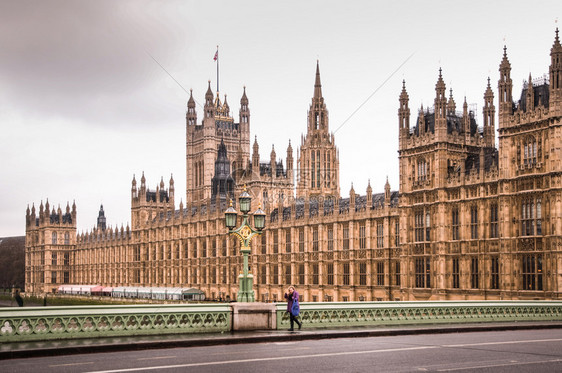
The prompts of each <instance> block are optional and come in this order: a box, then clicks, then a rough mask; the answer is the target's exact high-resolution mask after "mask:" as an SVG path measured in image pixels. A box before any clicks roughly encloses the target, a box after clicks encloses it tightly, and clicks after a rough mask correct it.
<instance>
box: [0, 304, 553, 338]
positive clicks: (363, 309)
mask: <svg viewBox="0 0 562 373" xmlns="http://www.w3.org/2000/svg"><path fill="white" fill-rule="evenodd" d="M242 306H243V308H244V312H241V311H240V309H239V308H240V307H242ZM252 306H255V307H254V308H256V310H257V311H260V312H261V313H260V315H261V314H262V313H264V312H263V311H264V310H263V308H264V306H265V304H260V303H245V304H241V303H238V304H181V305H175V304H151V305H134V306H131V305H124V306H121V305H119V306H116V305H112V306H71V307H70V306H69V307H25V308H11V307H9V308H8V307H7V308H0V343H2V342H25V341H40V340H59V339H78V338H96V337H117V336H141V335H158V334H159V335H165V334H189V333H213V332H215V333H216V332H230V331H231V330H232V329H233V325H234V324H236V323H238V324H236V325H238V328H237V329H238V330H255V329H263V328H271V329H285V328H288V327H289V315H288V313H287V312H286V307H287V305H286V303H278V304H277V305H273V304H270V305H268V306H271V312H272V313H273V314H272V315H271V317H269V316H268V318H267V320H268V321H267V322H266V323H257V324H259V325H258V326H255V325H257V324H256V323H254V322H251V321H252V320H247V318H248V317H249V316H250V315H251V314H252V312H251V311H252ZM237 307H238V310H237V311H236V310H234V311H233V309H235V308H237ZM267 308H268V309H269V307H267ZM257 311H256V312H257ZM253 313H255V312H253ZM258 313H259V312H258ZM240 315H242V316H243V317H242V318H240ZM262 316H263V315H262ZM237 317H238V318H240V319H239V320H234V319H236V318H237ZM300 317H301V318H302V320H303V327H304V328H336V327H354V326H384V325H399V324H403V325H413V324H446V323H450V324H453V323H475V322H483V323H485V322H498V321H511V322H513V321H562V301H489V302H484V301H460V302H459V301H441V302H338V303H336V302H323V303H301V315H300ZM244 318H246V319H244ZM240 323H242V324H244V325H242V326H240V325H239V324H240ZM254 324H255V325H254ZM252 325H254V326H255V328H254V329H252ZM264 325H265V326H264Z"/></svg>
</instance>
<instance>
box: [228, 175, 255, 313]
mask: <svg viewBox="0 0 562 373" xmlns="http://www.w3.org/2000/svg"><path fill="white" fill-rule="evenodd" d="M251 202H252V197H250V195H249V194H248V192H247V191H246V186H244V191H243V192H242V194H241V195H240V197H238V205H239V206H240V212H241V213H242V225H240V226H239V227H238V228H236V223H237V222H236V221H237V218H238V212H236V210H235V209H234V208H233V207H232V200H230V207H229V208H228V209H227V210H226V211H225V212H224V219H225V222H226V228H227V229H228V233H230V234H232V235H234V236H236V237H237V238H238V239H239V240H240V246H241V250H240V251H241V252H242V255H243V257H244V268H243V271H242V273H241V274H240V275H239V276H238V283H239V289H238V298H237V300H238V302H254V301H255V297H254V290H253V289H252V287H253V284H254V276H253V275H252V274H251V273H248V255H249V254H250V243H251V242H252V238H254V237H255V236H257V235H260V234H262V230H263V229H264V228H265V212H263V210H262V209H261V206H260V207H258V209H257V210H256V212H254V213H253V214H252V215H253V217H254V227H255V229H254V228H252V226H251V225H250V221H249V217H248V212H249V211H250V206H251Z"/></svg>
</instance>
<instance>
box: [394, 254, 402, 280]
mask: <svg viewBox="0 0 562 373" xmlns="http://www.w3.org/2000/svg"><path fill="white" fill-rule="evenodd" d="M400 283H401V281H400V261H399V260H397V261H396V262H395V263H394V284H395V285H396V286H400Z"/></svg>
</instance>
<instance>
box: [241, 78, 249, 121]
mask: <svg viewBox="0 0 562 373" xmlns="http://www.w3.org/2000/svg"><path fill="white" fill-rule="evenodd" d="M242 123H250V108H249V107H248V97H247V96H246V86H244V93H243V94H242V98H241V99H240V124H242Z"/></svg>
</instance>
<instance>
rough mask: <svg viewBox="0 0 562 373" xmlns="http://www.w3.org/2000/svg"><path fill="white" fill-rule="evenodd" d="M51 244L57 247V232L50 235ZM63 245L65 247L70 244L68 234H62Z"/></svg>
mask: <svg viewBox="0 0 562 373" xmlns="http://www.w3.org/2000/svg"><path fill="white" fill-rule="evenodd" d="M51 244H53V245H57V244H58V237H57V232H53V233H52V234H51ZM64 244H65V245H69V244H70V235H69V234H68V232H65V233H64Z"/></svg>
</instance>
